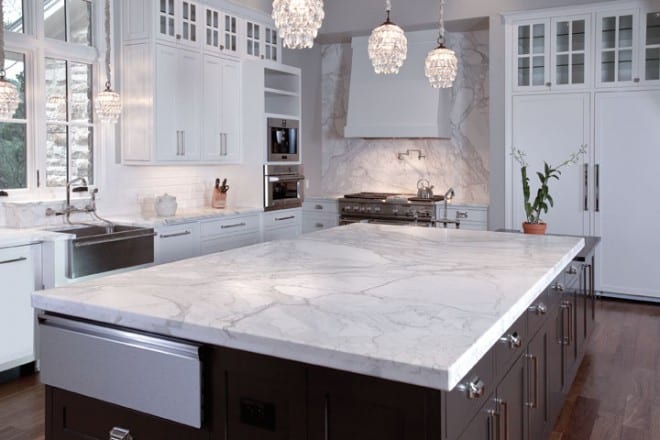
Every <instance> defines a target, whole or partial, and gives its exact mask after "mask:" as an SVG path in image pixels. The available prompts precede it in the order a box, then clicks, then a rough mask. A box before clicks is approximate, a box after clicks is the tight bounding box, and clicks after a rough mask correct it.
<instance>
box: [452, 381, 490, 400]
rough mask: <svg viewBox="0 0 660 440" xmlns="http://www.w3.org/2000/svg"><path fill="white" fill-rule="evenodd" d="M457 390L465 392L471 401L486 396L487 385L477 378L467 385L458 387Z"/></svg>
mask: <svg viewBox="0 0 660 440" xmlns="http://www.w3.org/2000/svg"><path fill="white" fill-rule="evenodd" d="M456 388H457V389H458V390H460V391H464V392H465V397H467V398H468V399H470V400H474V399H478V398H479V397H481V396H483V395H484V392H485V391H486V384H485V383H484V381H483V380H481V379H479V378H478V377H475V378H473V379H472V380H471V381H470V382H468V383H467V384H461V385H458V386H457V387H456Z"/></svg>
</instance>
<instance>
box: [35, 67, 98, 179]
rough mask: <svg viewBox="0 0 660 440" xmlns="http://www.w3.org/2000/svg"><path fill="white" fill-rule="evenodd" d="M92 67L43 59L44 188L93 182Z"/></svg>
mask: <svg viewBox="0 0 660 440" xmlns="http://www.w3.org/2000/svg"><path fill="white" fill-rule="evenodd" d="M92 108H93V107H92V65H91V64H84V63H77V62H73V61H66V60H60V59H55V58H46V185H47V186H64V185H66V182H67V181H69V180H71V179H75V178H76V177H84V178H86V179H87V182H88V183H90V184H91V183H92V180H93V171H92V170H93V159H92V157H93V139H94V136H93V126H92Z"/></svg>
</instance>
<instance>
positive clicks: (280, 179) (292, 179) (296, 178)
mask: <svg viewBox="0 0 660 440" xmlns="http://www.w3.org/2000/svg"><path fill="white" fill-rule="evenodd" d="M303 180H305V176H291V177H286V176H284V177H280V176H268V181H269V182H301V181H303Z"/></svg>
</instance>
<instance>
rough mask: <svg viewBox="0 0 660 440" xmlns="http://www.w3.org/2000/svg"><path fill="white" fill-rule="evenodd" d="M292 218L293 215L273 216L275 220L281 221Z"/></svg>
mask: <svg viewBox="0 0 660 440" xmlns="http://www.w3.org/2000/svg"><path fill="white" fill-rule="evenodd" d="M294 218H296V216H295V215H290V216H288V217H275V221H276V222H281V221H282V220H291V219H294Z"/></svg>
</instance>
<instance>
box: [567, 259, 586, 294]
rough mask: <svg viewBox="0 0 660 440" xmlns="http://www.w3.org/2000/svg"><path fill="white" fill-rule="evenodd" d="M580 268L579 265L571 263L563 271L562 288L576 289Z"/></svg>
mask: <svg viewBox="0 0 660 440" xmlns="http://www.w3.org/2000/svg"><path fill="white" fill-rule="evenodd" d="M580 266H581V265H580V263H576V262H575V261H572V262H571V263H569V264H568V266H566V269H564V287H565V288H566V289H576V288H577V287H578V281H579V280H580V272H581V270H582V268H581V267H580Z"/></svg>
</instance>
